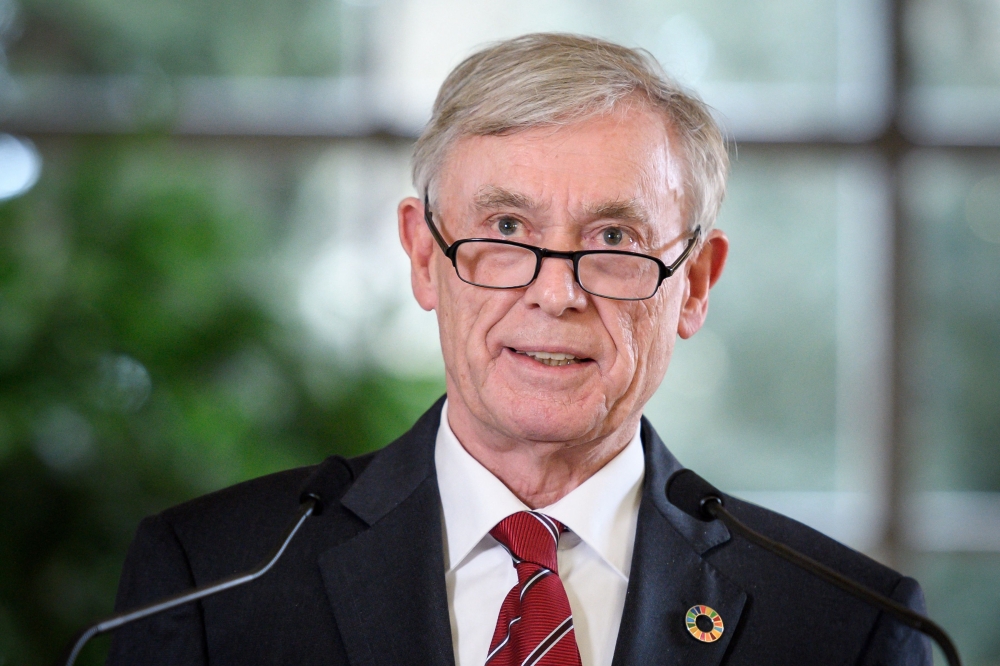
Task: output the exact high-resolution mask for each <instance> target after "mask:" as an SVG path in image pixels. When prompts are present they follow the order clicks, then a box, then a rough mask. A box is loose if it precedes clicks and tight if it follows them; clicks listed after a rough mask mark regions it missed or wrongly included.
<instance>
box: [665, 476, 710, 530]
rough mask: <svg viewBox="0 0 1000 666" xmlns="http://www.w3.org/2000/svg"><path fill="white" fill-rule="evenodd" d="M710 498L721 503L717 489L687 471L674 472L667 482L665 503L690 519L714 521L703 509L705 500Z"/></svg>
mask: <svg viewBox="0 0 1000 666" xmlns="http://www.w3.org/2000/svg"><path fill="white" fill-rule="evenodd" d="M711 497H714V498H717V499H718V500H719V502H720V503H721V502H722V493H721V492H719V489H718V488H716V487H715V486H713V485H712V484H711V483H709V482H708V481H706V480H705V479H703V478H701V477H700V476H698V475H697V474H695V473H694V472H692V471H691V470H689V469H682V470H680V471H677V472H674V474H673V475H672V476H671V477H670V478H669V479H668V480H667V501H669V502H670V503H671V504H673V505H674V506H676V507H677V508H678V509H680V510H681V511H683V512H684V513H686V514H687V515H689V516H691V517H692V518H697V519H698V520H702V521H705V522H709V521H711V520H714V518H713V517H712V516H711V515H709V514H708V513H706V512H705V509H704V502H705V500H706V499H709V498H711Z"/></svg>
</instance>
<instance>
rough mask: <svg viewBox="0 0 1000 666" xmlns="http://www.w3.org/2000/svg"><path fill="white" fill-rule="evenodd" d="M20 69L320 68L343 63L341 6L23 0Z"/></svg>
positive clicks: (224, 0)
mask: <svg viewBox="0 0 1000 666" xmlns="http://www.w3.org/2000/svg"><path fill="white" fill-rule="evenodd" d="M21 5H22V7H21V14H22V18H21V23H22V24H23V26H24V32H23V34H22V35H21V36H20V39H19V40H18V42H17V45H16V48H15V49H14V51H13V52H12V53H11V54H10V61H11V68H12V70H13V71H16V72H20V73H37V72H42V73H54V72H58V73H63V74H65V73H85V74H138V75H143V76H154V77H155V76H157V75H168V76H173V75H236V76H277V75H296V76H316V75H332V74H336V73H338V71H339V66H340V59H341V58H340V55H341V54H340V39H339V38H340V31H341V24H342V16H341V14H342V8H341V5H340V3H337V2H320V1H317V0H283V1H278V2H275V1H273V0H212V2H201V1H199V0H143V1H142V2H129V1H128V0H23V2H21Z"/></svg>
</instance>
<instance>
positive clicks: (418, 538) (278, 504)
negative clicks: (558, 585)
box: [108, 401, 931, 666]
mask: <svg viewBox="0 0 1000 666" xmlns="http://www.w3.org/2000/svg"><path fill="white" fill-rule="evenodd" d="M440 410H441V402H440V401H439V402H438V404H437V405H435V406H434V407H433V408H431V409H430V410H429V411H428V412H427V413H426V414H425V415H424V416H423V417H421V419H420V420H419V421H418V422H417V423H416V425H414V427H413V428H412V429H411V430H410V431H409V432H408V433H406V434H405V435H403V436H402V437H400V438H399V439H398V440H396V441H395V442H393V443H392V444H390V445H389V446H387V447H386V448H385V449H382V450H381V451H378V452H376V453H374V454H369V455H366V456H361V457H359V458H355V459H352V460H348V461H344V462H343V467H342V468H341V471H342V474H341V476H340V480H339V481H337V482H336V483H335V491H336V492H335V494H338V495H340V499H339V502H337V501H334V502H333V503H331V505H330V506H328V507H327V508H326V510H325V511H324V512H323V514H322V515H320V516H317V517H314V518H310V519H309V520H308V521H307V522H306V523H305V525H304V526H303V528H302V531H301V533H300V534H299V535H297V536H296V539H295V540H294V541H293V543H292V544H291V545H290V546H289V549H288V551H287V552H286V554H285V555H284V557H283V558H282V559H281V560H280V561H279V562H278V564H276V565H275V567H274V569H272V570H271V571H269V572H268V573H267V574H266V575H265V576H263V577H262V578H260V579H259V580H257V581H255V582H253V583H250V584H248V585H245V586H243V587H240V588H237V589H233V590H229V591H227V592H223V593H221V594H219V595H217V596H215V597H211V598H208V599H205V600H203V601H202V602H199V603H195V604H189V605H187V606H186V607H181V608H178V609H175V610H173V611H171V612H169V613H167V614H164V615H161V616H158V617H155V618H150V619H147V620H143V621H140V622H139V623H136V624H135V625H132V626H131V627H126V628H124V629H122V630H120V631H119V633H118V634H117V635H116V636H115V638H114V640H113V643H112V648H111V655H110V657H109V660H108V663H109V664H115V665H118V664H130V665H131V664H143V665H147V664H233V665H240V666H244V665H247V664H294V665H296V666H312V665H320V664H323V665H333V664H351V665H352V666H375V665H379V666H400V665H404V664H413V665H420V666H426V665H429V664H440V665H442V666H445V665H451V664H453V654H452V643H451V629H450V623H449V618H448V599H447V593H446V591H445V582H444V557H443V538H442V531H441V520H442V514H441V501H440V498H439V496H438V488H437V478H436V475H435V470H434V441H435V436H436V433H437V428H438V423H439V421H440ZM642 440H643V448H644V450H645V458H646V476H645V484H644V489H643V496H642V502H641V506H640V508H639V523H638V530H637V535H636V543H635V549H634V555H633V561H632V570H631V577H630V580H629V583H628V592H627V595H626V600H625V609H624V614H623V616H622V624H621V629H620V632H619V636H618V644H617V647H616V648H615V657H614V664H615V666H624V665H625V664H636V665H639V664H642V665H647V664H673V665H683V666H696V665H698V666H709V665H714V664H729V665H732V666H736V665H738V664H739V665H744V664H745V665H747V666H762V665H774V664H789V665H792V664H794V665H795V666H803V665H806V664H865V665H874V664H914V665H915V664H930V663H931V660H930V649H929V646H928V644H927V643H926V642H925V640H924V639H922V638H920V637H919V636H918V635H916V634H915V633H914V632H912V631H910V630H909V629H906V628H904V627H902V626H901V625H898V624H897V623H896V622H895V621H894V620H891V619H889V618H887V617H885V616H883V615H882V614H880V613H879V612H878V611H876V610H873V609H872V608H869V607H868V606H866V605H865V604H863V603H861V602H859V601H856V600H855V599H853V598H852V597H849V596H847V595H845V594H844V593H842V592H840V591H838V590H836V589H834V588H832V587H831V586H829V585H827V584H826V583H823V582H822V581H820V580H818V579H816V578H814V577H812V576H811V575H809V574H807V573H804V572H802V571H800V570H798V569H796V568H795V567H793V566H792V565H789V564H786V563H785V562H783V561H782V560H780V559H778V558H776V557H775V556H773V555H771V554H770V553H768V552H765V551H763V550H761V549H760V548H757V547H755V546H753V545H751V544H750V543H748V542H746V541H744V540H742V539H741V538H739V537H738V536H734V535H730V533H729V532H728V530H727V529H726V528H725V527H724V526H723V525H722V524H721V523H718V522H715V523H702V522H700V521H697V520H694V519H693V518H691V517H689V516H687V515H686V514H684V513H682V512H681V511H680V510H678V509H676V508H675V507H674V506H673V505H671V504H669V503H668V502H667V500H666V497H665V495H664V485H665V483H666V481H667V478H668V477H669V476H670V474H671V473H672V472H674V471H676V470H678V469H679V468H680V464H679V463H678V462H677V460H676V459H674V457H673V456H672V455H671V454H670V453H669V452H668V451H667V449H666V447H665V446H664V445H663V443H662V442H661V441H660V438H659V437H658V436H657V434H656V433H655V432H654V431H653V428H652V427H651V426H650V424H649V423H648V422H646V421H645V420H644V421H643V425H642ZM311 470H312V468H303V469H295V470H290V471H287V472H281V473H279V474H274V475H271V476H267V477H263V478H260V479H256V480H253V481H248V482H246V483H242V484H240V485H237V486H234V487H232V488H227V489H225V490H222V491H219V492H217V493H213V494H211V495H208V496H205V497H202V498H199V499H196V500H194V501H191V502H188V503H186V504H182V505H180V506H178V507H175V508H173V509H170V510H168V511H165V512H163V513H162V514H160V515H157V516H153V517H151V518H147V519H146V520H145V521H143V523H142V524H141V525H140V527H139V531H138V534H137V535H136V538H135V541H134V543H133V544H132V547H131V549H130V551H129V555H128V558H127V560H126V563H125V568H124V571H123V573H122V578H121V583H120V587H119V592H118V600H117V608H118V609H119V610H123V609H127V608H130V607H132V606H135V605H138V604H142V603H145V602H148V601H151V600H153V599H156V598H158V597H160V596H163V595H166V594H169V593H174V592H177V591H180V590H183V589H185V588H188V587H190V586H193V585H197V584H204V583H206V582H210V581H213V580H216V579H218V578H221V577H224V576H228V575H231V574H233V573H236V572H239V571H242V570H244V569H248V568H250V567H252V566H254V565H255V564H256V563H257V562H259V561H260V560H261V559H263V558H264V556H265V555H266V554H267V553H268V552H269V550H270V549H272V548H273V547H274V546H275V544H276V543H277V541H278V540H279V538H280V535H281V534H282V532H283V530H284V529H285V527H286V525H287V523H288V522H289V521H290V520H291V519H292V518H293V517H294V515H295V513H296V511H297V508H298V500H297V497H298V493H299V487H300V485H301V484H302V483H303V480H304V479H305V478H306V477H307V476H308V475H309V474H310V472H311ZM726 506H727V507H728V508H729V510H730V511H731V512H732V513H734V514H735V515H736V516H738V517H739V518H741V519H742V520H744V521H746V522H747V523H748V524H749V525H751V526H752V527H754V528H756V529H758V530H760V531H762V532H764V533H765V534H767V535H769V536H770V537H772V538H775V539H778V540H780V541H783V542H785V543H787V544H790V545H791V546H793V547H794V548H797V549H799V550H801V551H803V552H805V553H806V554H807V555H809V556H811V557H813V558H815V559H817V560H819V561H821V562H823V563H825V564H827V565H829V566H831V567H833V568H834V569H836V570H838V571H840V572H842V573H844V574H846V575H848V576H850V577H852V578H854V579H855V580H858V581H860V582H862V583H864V584H865V585H867V586H869V587H871V588H872V589H874V590H878V591H880V592H882V593H883V594H886V595H889V596H891V597H892V598H893V599H895V600H897V601H899V602H901V603H903V604H906V605H909V606H910V607H913V608H916V609H919V610H922V608H923V599H922V594H921V591H920V588H919V586H918V585H917V583H916V582H915V581H914V580H912V579H910V578H905V577H903V576H901V575H900V574H898V573H896V572H894V571H892V570H890V569H888V568H886V567H884V566H882V565H880V564H878V563H876V562H874V561H872V560H870V559H868V558H867V557H865V556H863V555H861V554H859V553H857V552H854V551H852V550H850V549H848V548H846V547H845V546H842V545H840V544H838V543H836V542H834V541H832V540H831V539H828V538H826V537H824V536H822V535H821V534H819V533H817V532H815V531H813V530H811V529H809V528H808V527H805V526H803V525H801V524H799V523H796V522H794V521H792V520H790V519H788V518H785V517H783V516H780V515H777V514H775V513H772V512H770V511H767V510H765V509H762V508H760V507H757V506H754V505H751V504H747V503H745V502H741V501H739V500H737V499H734V498H729V497H727V498H726ZM695 604H705V605H708V606H711V607H712V608H714V609H715V610H716V611H718V613H719V614H720V615H721V616H722V620H723V622H724V623H725V631H724V633H723V635H722V637H721V638H720V639H719V640H718V641H717V642H715V643H701V642H698V641H697V640H695V639H694V638H692V637H691V636H690V635H689V634H688V633H687V631H686V629H685V626H684V616H685V614H686V612H687V610H688V609H689V608H690V607H691V606H693V605H695Z"/></svg>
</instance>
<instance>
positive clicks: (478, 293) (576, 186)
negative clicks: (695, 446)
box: [399, 105, 728, 507]
mask: <svg viewBox="0 0 1000 666" xmlns="http://www.w3.org/2000/svg"><path fill="white" fill-rule="evenodd" d="M681 159H682V156H681V155H679V154H678V148H677V147H676V146H675V145H674V142H673V140H672V138H671V133H670V132H669V130H668V128H667V126H666V124H665V122H664V120H663V118H662V116H660V115H659V114H657V113H655V112H653V111H650V110H647V109H646V108H644V107H643V106H642V105H633V106H631V107H630V108H626V109H623V110H618V111H615V112H613V113H610V114H607V115H603V116H597V117H593V118H590V119H586V120H583V121H579V122H576V123H573V124H569V125H564V126H561V127H558V128H552V127H543V128H535V129H531V130H526V131H522V132H518V133H514V134H510V135H506V136H485V137H484V136H472V137H464V138H462V139H459V140H458V141H457V142H456V143H455V144H454V145H453V146H452V148H451V149H450V151H449V153H448V155H447V158H446V160H445V163H444V165H443V168H442V170H441V173H440V174H439V175H438V177H437V181H436V188H435V189H434V190H433V192H434V193H435V194H436V197H434V199H433V200H432V213H433V216H434V221H435V223H436V224H437V226H438V228H439V229H440V230H441V233H442V235H443V236H444V238H445V239H446V241H447V242H449V243H452V242H454V241H456V240H458V239H461V238H471V237H491V238H508V239H511V240H518V241H521V242H525V243H529V244H533V245H538V246H542V247H546V248H549V249H553V250H577V249H602V248H603V249H620V250H630V251H635V252H643V253H646V254H653V255H655V256H658V257H660V258H661V259H662V260H663V261H664V262H666V263H670V262H672V261H673V260H674V259H675V258H676V257H678V256H679V255H680V254H681V252H682V251H683V248H684V245H685V243H686V242H687V240H688V238H689V237H690V236H689V234H688V233H687V232H686V228H685V227H686V225H685V222H684V203H685V199H684V192H683V185H682V183H683V173H682V170H683V164H682V162H681ZM399 231H400V239H401V241H402V244H403V247H404V249H405V250H406V252H407V254H408V255H409V257H410V260H411V267H412V271H411V280H412V286H413V293H414V295H415V297H416V299H417V301H418V302H419V303H420V305H421V306H422V307H423V308H425V309H427V310H432V309H433V310H435V311H436V313H437V317H438V324H439V327H440V333H441V348H442V352H443V355H444V361H445V368H446V381H447V391H448V400H449V403H448V404H449V412H448V416H449V423H450V425H451V427H452V429H453V430H454V432H455V434H456V436H457V437H458V439H459V441H460V442H462V445H463V446H464V447H465V448H466V450H468V451H469V453H470V454H472V456H473V457H475V458H476V459H477V460H478V461H479V462H480V463H482V464H483V465H484V466H485V467H486V468H487V469H489V470H490V471H492V472H493V473H494V474H495V475H496V476H497V477H498V478H500V479H501V481H503V482H504V483H505V484H506V485H507V486H508V487H509V488H510V489H511V490H512V491H513V492H514V494H515V495H517V496H518V497H519V498H520V499H521V500H522V501H524V502H525V503H526V504H527V505H528V506H531V507H543V506H547V505H549V504H552V503H553V502H555V501H557V500H558V499H559V498H561V497H562V496H564V495H565V494H566V493H568V492H569V491H571V490H572V489H573V488H575V487H576V486H578V485H579V484H580V483H582V482H583V481H585V480H586V479H587V478H588V477H589V476H591V475H592V474H593V473H594V472H596V471H597V470H599V469H600V468H601V467H602V466H603V465H604V464H606V463H607V462H608V461H609V460H611V459H612V458H613V457H614V456H615V455H617V454H618V452H620V451H621V450H622V449H623V448H624V447H625V445H626V444H628V442H629V440H630V439H631V437H632V436H633V434H634V433H635V429H636V427H637V426H638V421H639V418H640V416H641V414H642V408H643V406H644V405H645V403H646V401H647V400H649V398H650V397H651V396H652V394H653V392H654V391H655V390H656V388H657V387H658V386H659V384H660V382H661V381H662V380H663V376H664V374H665V373H666V370H667V366H668V364H669V362H670V356H671V354H672V352H673V348H674V342H675V340H676V337H677V336H678V335H680V336H681V337H682V338H687V337H689V336H691V335H693V334H694V333H695V332H697V331H698V329H699V328H700V327H701V325H702V323H703V322H704V320H705V316H706V314H707V309H708V295H709V289H710V287H711V286H712V285H714V283H715V281H716V280H717V279H718V278H719V276H720V275H721V273H722V269H723V266H724V264H725V259H726V254H727V250H728V240H727V239H726V236H725V235H724V234H723V233H722V232H720V231H717V230H715V231H712V232H711V233H710V234H709V235H708V237H707V239H706V241H705V242H704V243H702V244H700V245H699V246H698V248H697V249H696V251H695V253H693V254H692V255H691V256H690V257H689V258H688V260H687V261H686V262H685V263H684V264H683V265H682V267H681V269H680V270H679V271H678V272H677V273H676V274H675V275H674V276H673V277H671V278H668V279H667V280H666V281H664V282H663V284H661V286H660V288H659V290H658V291H657V292H656V294H655V295H654V296H653V297H652V298H649V299H647V300H643V301H633V302H628V301H615V300H610V299H606V298H600V297H596V296H592V295H590V294H587V293H586V292H584V291H583V290H582V289H581V288H580V286H579V285H578V284H576V282H575V281H574V279H573V268H572V264H571V262H569V261H567V260H563V259H546V260H544V261H543V262H542V268H541V271H540V273H539V275H538V278H537V279H536V280H535V282H533V283H532V284H530V285H529V286H528V287H525V288H522V289H513V290H495V289H485V288H482V287H476V286H472V285H469V284H466V283H464V282H462V281H461V280H460V279H459V278H458V276H457V275H456V273H455V270H454V268H453V267H452V265H451V262H450V261H449V260H448V259H447V258H446V257H445V256H444V254H443V253H442V252H441V250H440V249H439V248H438V246H437V245H436V244H435V243H434V240H433V237H432V236H431V234H430V232H429V231H428V229H427V227H426V225H425V223H424V220H423V202H422V201H421V200H420V199H416V198H407V199H405V200H403V201H402V202H401V203H400V205H399ZM538 351H546V352H559V353H568V354H572V355H573V356H575V357H576V358H577V359H580V360H579V361H578V362H573V363H570V364H568V365H562V366H558V367H554V366H550V365H546V364H544V363H542V362H540V361H538V360H535V359H534V358H532V357H531V356H528V355H526V354H524V353H518V352H538Z"/></svg>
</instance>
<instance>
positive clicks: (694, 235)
mask: <svg viewBox="0 0 1000 666" xmlns="http://www.w3.org/2000/svg"><path fill="white" fill-rule="evenodd" d="M700 237H701V225H698V226H697V227H695V228H694V231H692V232H691V240H689V241H688V244H687V247H686V248H684V251H683V252H681V256H679V257H677V260H676V261H675V262H674V263H672V264H670V265H669V266H667V274H666V275H664V276H663V277H664V278H668V277H670V276H672V275H673V274H674V273H675V272H676V271H677V269H678V267H680V265H681V264H683V263H684V260H685V259H687V258H688V256H689V255H690V254H691V252H692V250H694V246H695V245H697V244H698V239H699V238H700Z"/></svg>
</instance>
